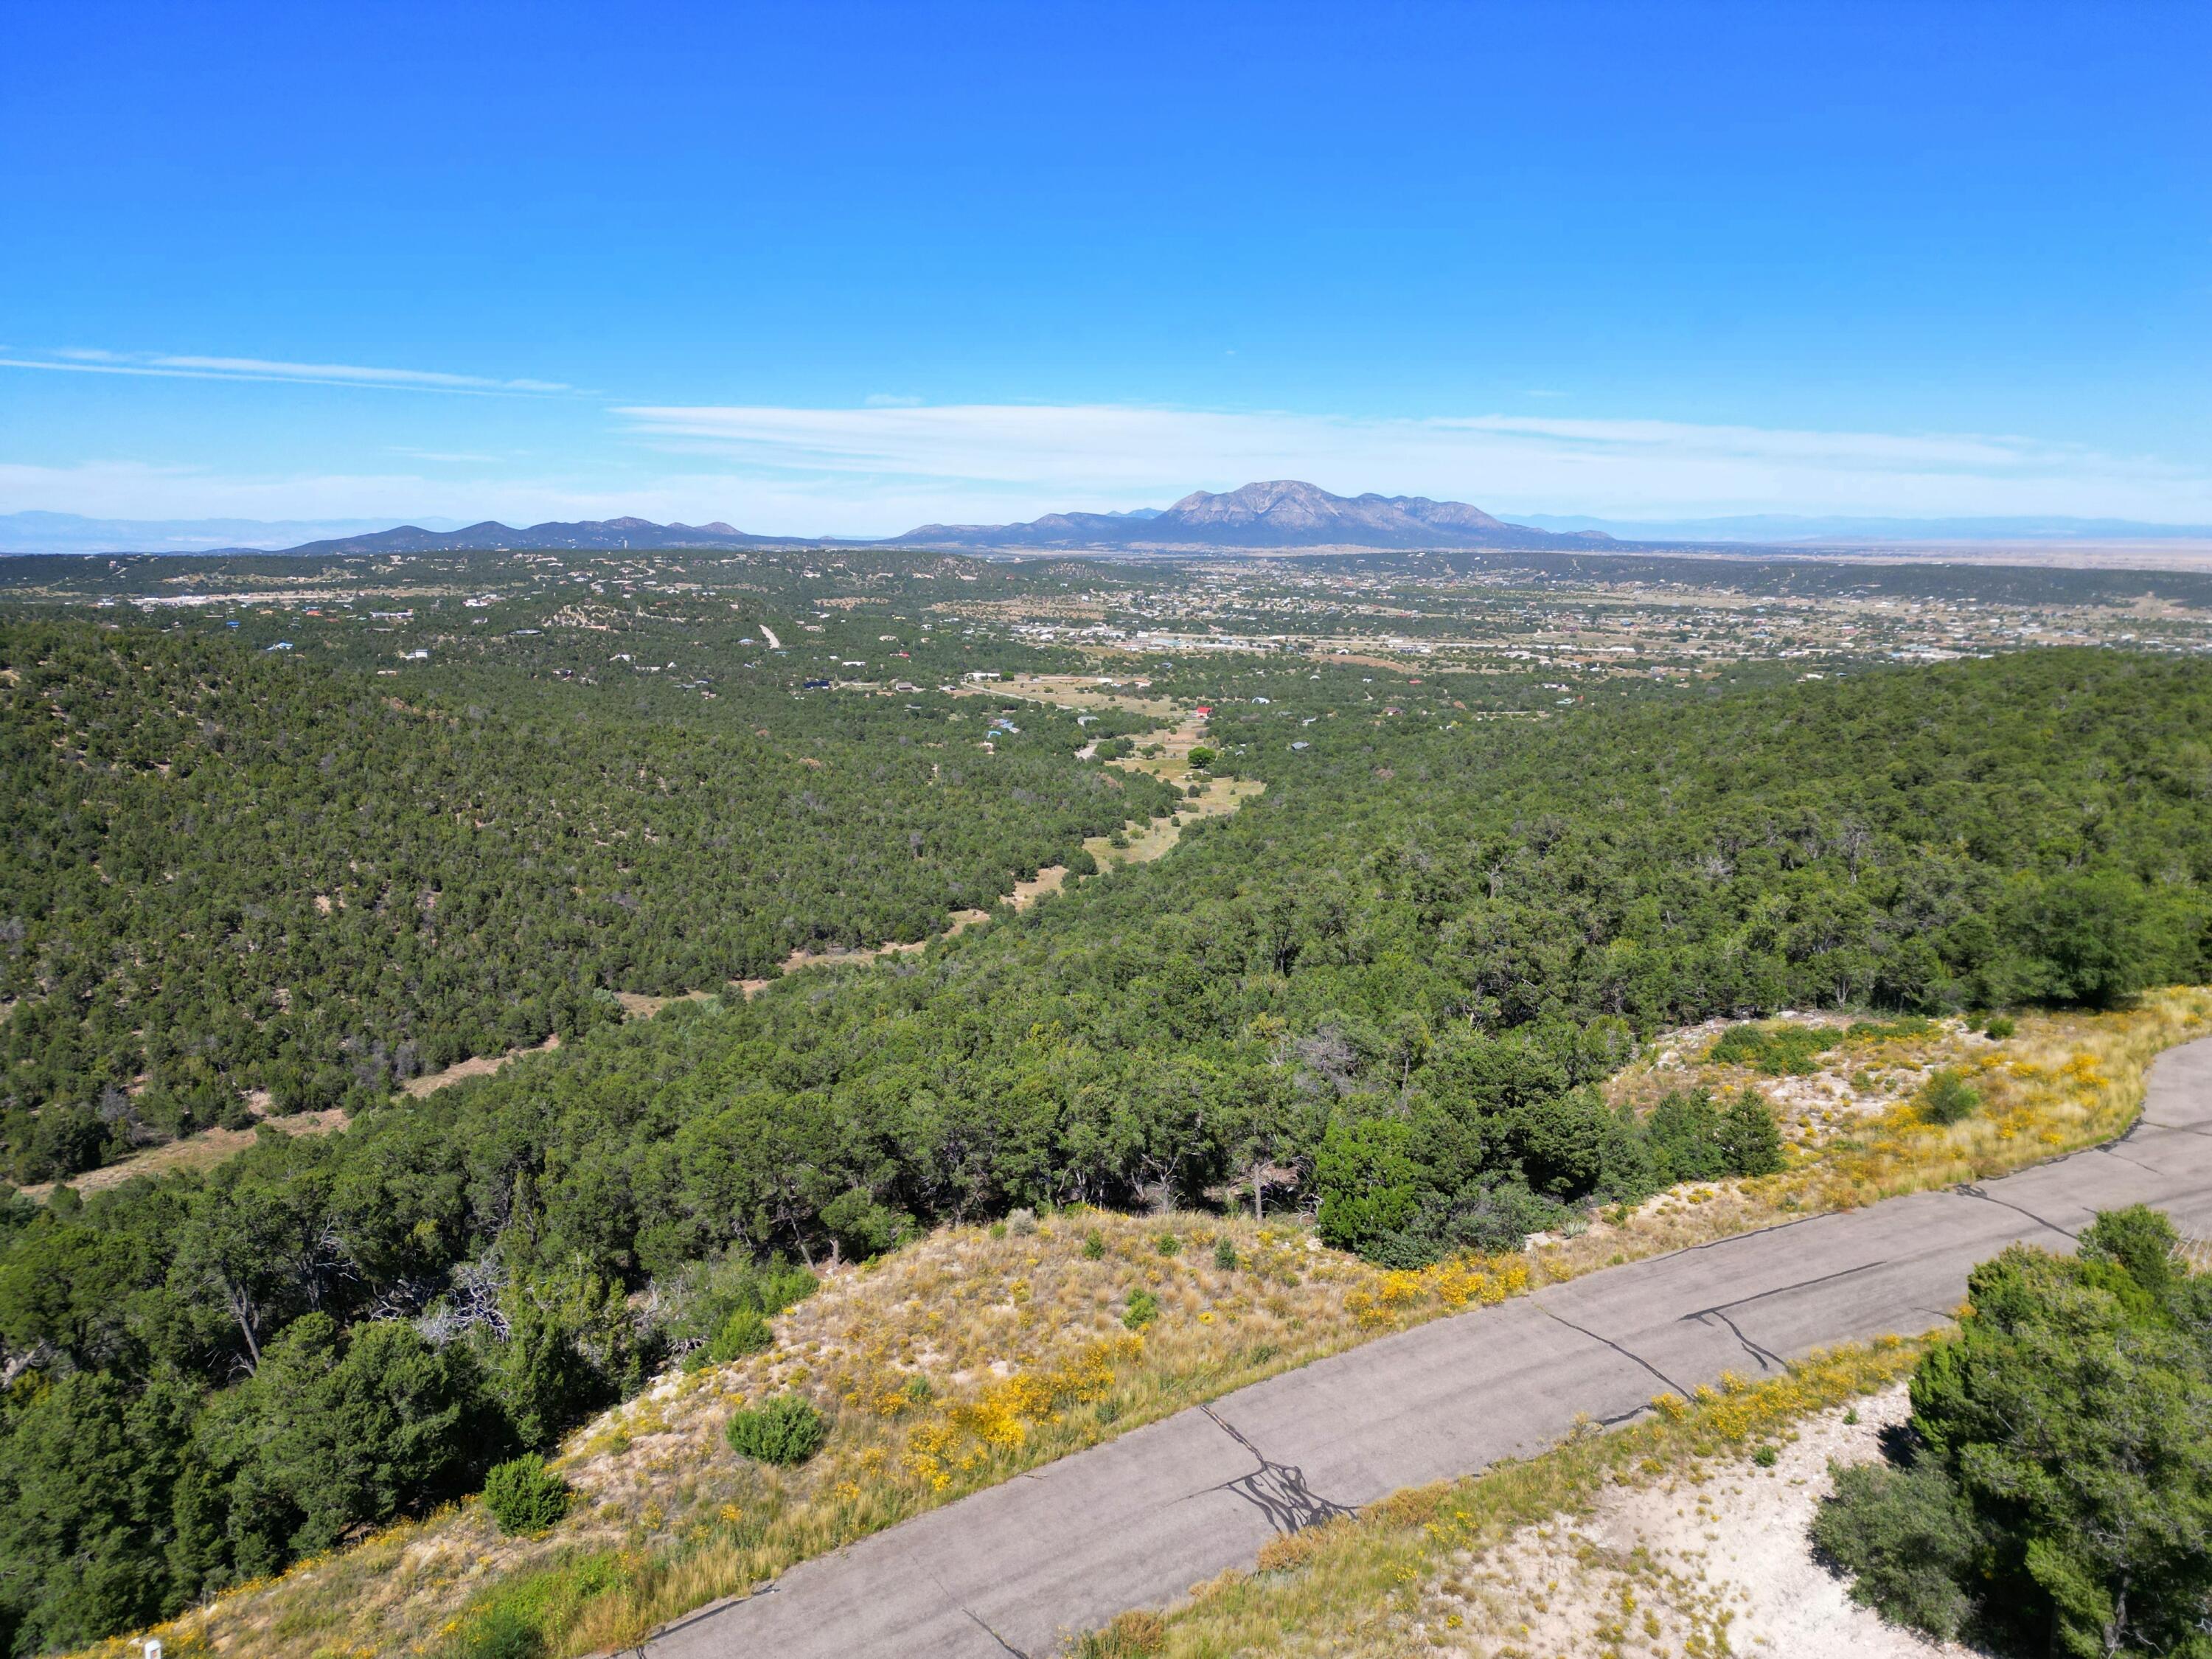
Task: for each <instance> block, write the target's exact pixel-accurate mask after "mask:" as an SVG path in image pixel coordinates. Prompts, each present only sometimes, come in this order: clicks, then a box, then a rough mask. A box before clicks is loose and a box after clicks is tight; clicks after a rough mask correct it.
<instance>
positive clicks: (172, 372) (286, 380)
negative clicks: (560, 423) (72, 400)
mask: <svg viewBox="0 0 2212 1659" xmlns="http://www.w3.org/2000/svg"><path fill="white" fill-rule="evenodd" d="M0 368H36V369H48V370H53V371H57V372H60V373H64V374H137V375H146V376H151V377H153V378H155V379H158V380H270V381H276V382H279V383H281V384H284V385H289V386H365V387H369V388H372V389H375V390H380V391H387V392H460V393H464V394H468V395H473V396H477V397H500V396H509V397H523V396H532V395H535V396H548V395H551V394H554V393H556V392H573V391H574V390H575V388H574V387H573V386H564V385H562V383H561V382H559V381H557V380H491V379H488V378H486V377H484V376H483V375H480V374H445V373H442V372H441V371H439V370H436V369H427V368H365V367H363V366H362V365H360V364H357V363H289V362H278V361H276V360H274V359H270V358H267V357H199V356H183V355H179V354H175V353H168V352H158V351H102V350H97V349H90V348H86V347H73V348H64V349H59V350H55V351H48V352H18V353H16V354H15V355H12V356H0Z"/></svg>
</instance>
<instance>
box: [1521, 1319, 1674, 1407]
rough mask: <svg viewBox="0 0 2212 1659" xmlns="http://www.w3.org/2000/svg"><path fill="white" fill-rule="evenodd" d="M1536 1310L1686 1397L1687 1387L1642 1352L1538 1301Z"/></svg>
mask: <svg viewBox="0 0 2212 1659" xmlns="http://www.w3.org/2000/svg"><path fill="white" fill-rule="evenodd" d="M1536 1311H1537V1312H1539V1313H1541V1314H1542V1315H1543V1316H1545V1317H1546V1318H1547V1319H1553V1320H1558V1322H1559V1323H1560V1324H1562V1325H1565V1327H1566V1328H1568V1329H1569V1330H1571V1331H1575V1332H1577V1333H1579V1334H1582V1335H1583V1336H1586V1337H1588V1338H1589V1340H1591V1341H1593V1342H1602V1343H1603V1344H1605V1346H1607V1347H1608V1348H1610V1349H1612V1350H1613V1352H1615V1353H1617V1354H1619V1355H1620V1357H1621V1358H1623V1359H1631V1360H1633V1361H1635V1362H1636V1364H1639V1365H1641V1366H1643V1367H1644V1370H1647V1371H1650V1373H1651V1375H1652V1376H1656V1377H1657V1378H1658V1379H1659V1380H1660V1381H1661V1382H1662V1383H1665V1384H1666V1385H1667V1386H1668V1388H1669V1389H1673V1390H1674V1392H1675V1393H1676V1394H1679V1395H1682V1396H1683V1397H1684V1398H1685V1399H1686V1398H1688V1396H1689V1392H1690V1391H1689V1390H1688V1389H1686V1388H1684V1387H1683V1386H1682V1385H1681V1384H1680V1383H1677V1382H1676V1381H1675V1380H1674V1378H1673V1377H1671V1376H1668V1375H1667V1373H1666V1372H1664V1371H1662V1370H1660V1369H1659V1368H1658V1367H1657V1366H1656V1365H1655V1364H1652V1363H1651V1362H1650V1360H1648V1359H1646V1358H1644V1356H1643V1355H1642V1354H1640V1353H1637V1352H1632V1350H1630V1349H1627V1348H1624V1347H1622V1346H1620V1343H1618V1342H1616V1341H1614V1340H1613V1339H1612V1338H1611V1337H1609V1336H1600V1335H1599V1334H1597V1333H1596V1332H1595V1331H1594V1330H1591V1329H1590V1328H1589V1327H1588V1326H1586V1325H1577V1324H1576V1323H1575V1322H1574V1321H1573V1320H1571V1319H1561V1318H1560V1317H1559V1315H1558V1314H1555V1313H1553V1311H1552V1310H1550V1309H1549V1308H1547V1307H1546V1306H1545V1305H1544V1304H1542V1303H1541V1302H1539V1303H1538V1304H1536ZM1637 1409H1638V1410H1639V1411H1640V1410H1642V1409H1643V1408H1642V1407H1638V1408H1637ZM1633 1414H1634V1413H1631V1415H1633Z"/></svg>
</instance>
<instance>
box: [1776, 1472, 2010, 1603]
mask: <svg viewBox="0 0 2212 1659" xmlns="http://www.w3.org/2000/svg"><path fill="white" fill-rule="evenodd" d="M1813 1542H1814V1545H1815V1546H1817V1547H1819V1548H1820V1550H1821V1551H1822V1552H1823V1553H1826V1555H1828V1556H1829V1557H1830V1558H1831V1559H1833V1560H1834V1561H1835V1562H1836V1563H1837V1564H1838V1565H1839V1566H1842V1567H1843V1568H1844V1569H1845V1570H1846V1571H1850V1573H1852V1574H1853V1575H1854V1576H1855V1577H1854V1580H1853V1583H1852V1584H1851V1599H1852V1600H1853V1601H1857V1602H1860V1603H1861V1604H1863V1605H1864V1606H1867V1607H1875V1608H1878V1609H1879V1610H1880V1611H1881V1614H1882V1616H1883V1617H1884V1618H1887V1619H1890V1620H1894V1621H1896V1622H1897V1623H1899V1624H1900V1625H1910V1626H1912V1628H1913V1629H1915V1630H1918V1631H1925V1632H1927V1633H1928V1634H1929V1635H1930V1636H1932V1637H1935V1638H1936V1639H1937V1640H1938V1641H1948V1640H1949V1639H1950V1638H1953V1637H1954V1636H1956V1635H1957V1634H1958V1633H1959V1629H1960V1626H1961V1625H1963V1624H1964V1623H1965V1622H1966V1615H1967V1613H1968V1611H1969V1606H1970V1604H1969V1603H1968V1601H1967V1599H1966V1592H1965V1591H1964V1590H1963V1589H1960V1583H1961V1582H1962V1581H1963V1580H1965V1579H1966V1578H1967V1577H1968V1570H1969V1566H1970V1564H1971V1562H1972V1558H1973V1554H1974V1544H1975V1540H1974V1524H1973V1517H1972V1514H1971V1512H1970V1511H1969V1510H1968V1509H1967V1507H1966V1503H1965V1501H1964V1500H1963V1499H1962V1498H1960V1496H1959V1492H1958V1488H1957V1487H1956V1486H1954V1485H1953V1484H1952V1482H1951V1478H1950V1477H1949V1476H1948V1475H1947V1474H1944V1473H1943V1471H1942V1468H1939V1467H1938V1466H1937V1465H1936V1463H1935V1462H1933V1461H1931V1460H1929V1459H1925V1458H1923V1459H1922V1460H1921V1461H1920V1462H1917V1463H1915V1464H1914V1465H1913V1467H1912V1468H1910V1469H1906V1470H1898V1469H1893V1468H1890V1467H1889V1466H1888V1465H1887V1464H1886V1463H1863V1464H1860V1465H1859V1466H1858V1467H1857V1468H1848V1469H1838V1470H1837V1471H1836V1492H1835V1496H1834V1497H1832V1498H1826V1499H1823V1500H1822V1502H1821V1504H1820V1513H1819V1514H1818V1515H1816V1516H1814V1519H1813Z"/></svg>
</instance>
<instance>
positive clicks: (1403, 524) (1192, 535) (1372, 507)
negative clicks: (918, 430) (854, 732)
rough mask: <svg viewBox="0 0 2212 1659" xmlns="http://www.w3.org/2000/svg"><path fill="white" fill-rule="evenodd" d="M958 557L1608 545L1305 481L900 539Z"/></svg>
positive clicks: (1590, 536) (946, 528)
mask: <svg viewBox="0 0 2212 1659" xmlns="http://www.w3.org/2000/svg"><path fill="white" fill-rule="evenodd" d="M899 539H900V540H902V541H907V542H920V543H925V544H935V545H939V546H943V545H952V546H961V547H1070V548H1073V547H1087V548H1115V547H1176V548H1209V547H1218V548H1225V549H1226V548H1241V549H1249V550H1260V549H1263V548H1278V547H1279V548H1294V547H1374V548H1414V547H1572V546H1577V545H1580V546H1588V545H1589V544H1592V543H1602V542H1605V541H1607V540H1609V539H1610V538H1607V537H1603V536H1600V535H1596V534H1594V533H1589V532H1585V533H1583V534H1580V535H1571V536H1568V535H1555V534H1553V533H1552V532H1547V531H1542V530H1532V529H1530V528H1529V527H1528V526H1526V525H1515V524H1507V523H1506V522H1505V521H1504V520H1502V519H1496V518H1492V516H1491V515H1490V514H1489V513H1486V512H1484V511H1483V510H1482V509H1481V508H1480V507H1470V506H1468V504H1467V503H1466V502H1464V501H1431V500H1429V499H1428V497H1427V496H1425V495H1331V494H1330V493H1329V492H1328V490H1326V489H1322V487H1321V486H1320V485H1318V484H1311V483H1306V482H1304V480H1303V479H1298V478H1273V479H1268V480H1267V481H1265V482H1262V483H1249V484H1246V485H1244V486H1243V487H1242V488H1241V489H1231V490H1226V491H1224V492H1221V493H1220V494H1213V493H1211V492H1209V491H1206V490H1203V489H1200V490H1195V491H1194V492H1193V493H1191V494H1190V495H1186V496H1184V497H1183V498H1182V500H1181V501H1177V502H1176V504H1175V505H1174V506H1173V507H1170V508H1168V509H1167V510H1166V511H1165V512H1164V513H1154V514H1152V515H1151V516H1150V517H1148V518H1145V519H1142V520H1135V519H1133V518H1132V517H1131V516H1130V515H1128V514H1126V513H1050V514H1048V515H1047V516H1046V517H1044V518H1042V519H1034V520H1030V522H1029V523H1027V524H1014V525H924V526H921V528H920V529H918V530H915V531H911V532H908V534H906V535H905V536H902V537H901V538H899Z"/></svg>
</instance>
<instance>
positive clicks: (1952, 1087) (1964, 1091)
mask: <svg viewBox="0 0 2212 1659" xmlns="http://www.w3.org/2000/svg"><path fill="white" fill-rule="evenodd" d="M1981 1103H1982V1097H1981V1096H1980V1095H1979V1094H1978V1093H1977V1092H1975V1090H1974V1086H1973V1085H1972V1084H1970V1083H1968V1082H1967V1081H1966V1079H1965V1078H1963V1077H1961V1076H1960V1074H1959V1073H1957V1072H1955V1071H1953V1070H1952V1069H1951V1068H1950V1067H1949V1066H1945V1067H1943V1068H1942V1070H1940V1071H1937V1072H1936V1073H1932V1074H1931V1075H1930V1076H1929V1079H1928V1081H1927V1082H1926V1083H1924V1084H1923V1085H1921V1087H1920V1113H1921V1115H1922V1116H1923V1117H1925V1118H1926V1119H1927V1120H1928V1121H1929V1122H1930V1123H1956V1122H1959V1121H1960V1120H1961V1119H1963V1118H1966V1117H1968V1116H1970V1115H1972V1112H1973V1109H1974V1108H1976V1107H1977V1106H1978V1105H1980V1104H1981Z"/></svg>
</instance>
